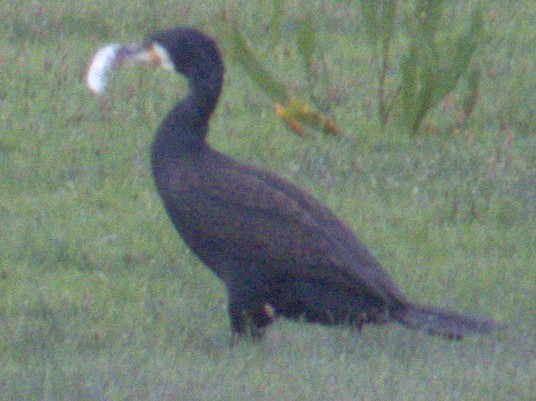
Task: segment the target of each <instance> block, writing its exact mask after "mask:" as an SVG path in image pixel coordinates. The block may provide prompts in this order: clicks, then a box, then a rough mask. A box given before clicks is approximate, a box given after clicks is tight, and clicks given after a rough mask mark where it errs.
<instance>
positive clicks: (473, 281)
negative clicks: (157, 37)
mask: <svg viewBox="0 0 536 401" xmlns="http://www.w3.org/2000/svg"><path fill="white" fill-rule="evenodd" d="M229 3H233V4H234V5H235V10H237V12H239V15H238V16H237V17H238V18H237V19H238V20H239V21H241V24H243V26H242V29H243V30H244V32H245V34H246V35H248V37H250V39H251V41H252V43H255V49H256V51H257V52H258V55H259V57H260V58H261V59H263V60H265V62H266V63H268V66H269V68H270V69H272V70H273V71H275V72H276V73H277V74H278V76H279V77H282V79H284V80H285V81H286V83H287V84H288V85H289V86H292V87H293V88H294V89H295V90H296V91H298V92H299V91H302V90H303V91H306V90H307V88H306V87H305V82H306V81H305V80H304V79H303V76H302V70H301V65H300V60H299V59H298V56H297V55H296V54H295V49H293V48H292V46H293V44H292V40H290V39H291V38H292V37H293V36H292V35H294V34H295V32H294V29H295V25H293V21H296V19H297V18H299V15H300V12H301V10H302V9H303V7H312V9H313V11H314V14H315V15H317V18H318V30H319V32H318V37H319V41H320V43H321V46H322V48H323V50H324V52H325V53H326V66H327V67H326V68H327V71H328V73H329V74H330V79H329V82H330V85H331V87H330V88H325V87H320V88H318V92H319V93H324V92H325V91H326V90H327V89H330V90H332V91H333V93H335V94H336V97H335V100H333V102H334V103H333V104H332V110H333V112H334V117H335V119H336V121H337V122H338V124H339V125H340V127H341V130H342V131H343V133H344V137H342V138H340V139H332V138H323V137H321V136H319V135H312V136H311V137H309V138H305V139H302V138H298V137H296V136H295V135H294V134H293V133H291V132H289V131H288V130H286V129H285V126H284V125H283V123H282V122H281V121H279V120H278V119H277V117H276V116H275V115H274V113H273V110H272V105H270V104H269V102H268V101H267V99H266V98H264V97H263V96H262V95H260V94H259V92H258V91H257V90H256V88H255V87H254V85H253V84H252V83H251V82H249V81H247V80H245V78H244V76H243V72H242V71H240V69H239V68H238V67H237V66H235V65H233V64H231V63H227V72H228V73H227V78H226V84H225V92H224V95H223V98H222V100H221V103H220V107H219V109H218V112H217V114H216V116H215V117H214V120H213V123H212V127H211V130H212V131H211V132H212V133H211V137H210V142H211V143H212V144H213V145H214V146H215V147H217V148H218V149H220V150H222V151H224V152H226V153H228V154H230V155H231V156H233V157H236V158H239V159H241V160H245V161H248V162H251V163H254V164H256V165H258V166H262V167H264V168H267V169H270V170H273V171H276V172H278V173H279V174H282V175H284V176H286V177H288V178H289V179H291V180H292V181H293V182H295V183H297V184H298V185H300V186H303V187H305V188H307V189H308V190H310V191H311V192H312V193H314V194H315V195H316V196H317V197H318V198H319V199H320V200H322V201H323V202H324V203H326V204H328V205H329V206H330V207H331V208H332V209H333V210H334V211H336V212H337V214H339V215H340V216H341V217H342V218H343V219H344V220H346V221H347V222H348V223H349V224H350V225H351V226H352V227H353V228H354V229H355V231H356V232H357V233H358V235H359V236H360V238H361V239H362V240H363V241H364V242H365V243H366V244H368V246H369V247H370V248H371V249H372V250H373V253H374V254H375V255H376V256H377V257H378V258H379V259H380V260H381V262H382V263H383V264H384V265H385V266H386V268H387V269H388V270H389V271H390V272H391V273H392V275H393V277H394V278H395V279H396V280H397V282H399V283H400V285H401V287H402V288H403V289H404V290H405V291H406V292H407V294H408V296H409V297H411V298H412V299H415V300H416V301H419V302H422V303H431V304H436V305H442V306H448V307H452V308H455V309H457V310H461V311H469V312H473V313H477V314H484V315H488V316H491V317H493V318H496V319H500V320H504V321H506V322H508V323H509V325H508V327H507V328H505V329H503V330H501V331H499V332H497V333H495V334H492V335H491V336H489V337H482V338H467V339H465V340H464V341H462V342H454V343H452V342H448V341H444V340H442V339H438V338H430V337H426V336H423V335H421V334H419V333H414V332H410V331H407V330H405V329H403V328H401V327H399V326H397V325H390V326H385V327H367V328H366V329H365V330H364V332H363V334H362V335H361V336H358V335H357V333H355V332H353V331H351V330H349V329H347V328H343V327H336V328H325V327H318V326H314V325H305V324H298V323H293V322H284V321H281V322H278V323H277V324H275V325H274V326H273V327H272V328H271V329H270V330H269V332H268V334H267V337H266V339H265V340H264V341H263V342H262V343H260V344H250V343H247V342H244V343H241V344H240V345H239V346H237V347H235V348H234V349H233V350H229V348H228V343H229V325H228V321H227V314H226V299H225V292H224V288H223V285H222V284H221V283H220V282H218V280H217V279H216V278H215V277H214V276H213V275H212V274H211V273H210V271H209V270H208V269H207V268H206V267H204V266H203V265H202V264H201V263H200V262H199V261H198V260H197V259H196V258H195V256H194V255H192V254H191V252H190V251H189V250H188V249H187V248H186V247H185V246H184V244H183V243H182V242H181V240H180V239H179V238H178V237H177V235H176V234H175V232H174V230H173V229H172V227H171V225H170V223H169V221H168V219H167V217H166V216H165V214H164V212H163V208H162V205H161V203H160V200H159V199H158V197H157V195H156V193H155V190H154V186H153V183H152V178H151V175H150V171H149V168H148V166H149V162H148V148H149V146H150V142H151V139H152V134H153V132H154V130H155V129H156V126H157V124H158V123H159V121H160V120H161V118H162V117H163V116H164V114H165V113H166V111H167V110H168V109H169V107H170V106H171V105H172V104H173V103H174V101H175V100H176V98H177V96H180V95H181V94H184V92H185V90H186V86H185V83H184V81H183V80H182V79H180V78H178V77H174V76H172V75H170V74H166V73H163V72H156V71H151V70H149V69H143V68H130V69H127V68H125V69H123V70H121V71H120V72H119V73H117V74H115V75H114V77H113V81H112V83H111V85H110V88H109V93H108V95H107V100H106V101H105V102H99V101H98V100H97V99H95V98H93V97H91V96H90V95H89V93H88V91H87V89H86V88H85V86H84V82H83V78H84V73H85V69H86V68H87V64H88V62H89V60H90V58H91V55H92V54H93V52H94V51H95V50H96V49H97V47H98V46H100V45H102V44H106V43H109V42H128V41H134V40H138V39H140V38H142V37H144V36H145V35H146V34H147V33H149V32H151V31H152V30H153V29H156V28H163V27H166V26H169V25H174V24H183V25H195V26H197V27H199V28H202V29H205V30H207V31H209V32H211V33H213V34H216V33H217V32H218V24H219V23H220V17H219V12H220V10H221V7H222V4H220V3H217V2H213V3H208V4H209V5H208V6H207V3H203V5H202V6H200V5H197V3H195V2H189V1H182V2H181V1H173V2H163V1H162V2H144V1H120V2H117V1H115V2H112V1H109V0H100V1H98V2H96V3H93V4H89V3H87V2H83V1H73V2H60V1H56V0H50V1H48V2H46V3H45V5H42V3H40V2H35V1H30V0H22V1H18V2H7V1H6V2H2V3H1V5H0V38H1V41H2V50H1V53H0V127H1V128H0V179H1V182H2V190H1V191H0V225H1V227H2V229H1V230H0V300H1V302H0V399H1V400H171V399H181V400H207V399H214V400H220V399H221V400H253V399H255V400H275V399H285V400H302V399H303V400H357V399H358V400H423V401H425V400H431V399H433V400H483V399H494V400H514V399H515V400H522V401H523V400H527V401H528V400H533V399H534V393H535V390H536V389H535V386H534V371H536V338H535V334H534V333H535V332H536V322H535V319H534V316H535V315H536V246H535V244H536V229H535V227H536V137H535V134H536V132H535V127H536V123H535V118H534V117H535V114H536V101H535V100H536V97H535V95H534V94H535V93H536V68H535V67H536V66H535V63H536V62H535V60H534V57H533V55H534V54H535V51H536V40H535V39H536V30H535V29H534V24H533V22H534V19H535V18H536V6H535V5H533V4H532V3H531V2H520V3H516V4H514V5H512V4H511V5H509V6H506V5H504V6H503V5H502V3H500V2H491V1H489V2H487V1H482V3H487V4H484V6H485V7H486V8H485V9H486V12H485V18H486V27H487V34H488V35H489V37H488V38H487V40H486V41H485V42H484V43H483V47H482V48H481V50H480V51H479V54H478V59H479V61H480V63H481V65H482V66H483V74H482V76H483V82H482V89H481V96H480V99H479V103H478V105H477V108H476V109H475V112H474V114H473V116H472V117H471V119H470V121H469V123H468V126H467V127H465V128H463V129H461V130H458V131H453V130H452V129H451V128H449V127H450V125H451V122H452V119H453V117H454V115H455V112H456V110H451V109H450V108H449V105H448V104H446V105H442V106H441V107H440V108H439V109H438V110H436V111H435V112H434V113H432V116H431V117H430V120H429V122H430V123H433V125H434V126H436V127H438V133H436V134H430V135H427V136H423V137H421V138H418V139H414V138H408V137H406V136H404V135H402V134H400V133H399V132H398V131H399V130H398V129H397V127H396V126H394V125H393V126H390V127H389V130H388V132H387V134H386V135H384V136H380V134H379V127H378V125H377V123H376V122H375V121H376V120H375V116H374V111H375V105H374V102H375V98H374V94H375V93H376V91H375V87H374V82H375V79H374V70H373V66H372V65H371V63H370V60H371V49H370V48H368V47H367V46H368V45H367V43H366V41H365V40H364V39H363V40H362V39H361V38H362V35H364V32H363V29H362V24H360V20H359V18H360V16H359V13H357V11H356V10H357V6H354V5H353V4H352V3H351V2H343V1H338V2H313V3H310V2H302V1H298V0H295V1H288V2H287V3H289V4H287V12H286V15H285V18H284V20H283V22H282V28H281V29H282V30H283V34H284V35H287V36H288V37H289V38H290V39H289V42H288V44H287V43H285V44H280V45H278V47H276V48H275V49H272V48H270V46H271V42H270V41H269V37H268V36H269V35H267V30H266V29H267V28H266V24H267V23H268V22H269V20H270V10H271V3H270V2H268V1H261V0H259V1H252V2H245V1H244V2H238V1H237V2H229ZM350 17H352V18H350ZM398 40H399V41H400V42H403V41H404V38H398ZM284 46H289V47H290V49H289V51H288V52H286V51H285V49H284ZM395 57H396V55H395ZM301 85H304V86H303V87H302V86H301ZM174 87H176V88H177V89H174Z"/></svg>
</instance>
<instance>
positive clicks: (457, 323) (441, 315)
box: [392, 303, 499, 340]
mask: <svg viewBox="0 0 536 401" xmlns="http://www.w3.org/2000/svg"><path fill="white" fill-rule="evenodd" d="M392 317H393V318H394V319H395V320H396V321H397V322H399V323H400V324H402V325H404V326H406V327H409V328H411V329H414V330H421V331H424V332H426V333H428V334H430V335H434V336H443V337H447V338H450V339H457V340H459V339H461V338H462V337H463V336H464V335H466V334H488V333H490V332H491V331H492V330H493V329H494V328H496V327H497V326H498V325H499V323H498V322H497V321H495V320H491V319H486V318H477V317H469V316H464V315H461V314H459V313H456V312H452V311H449V310H445V309H438V308H430V307H423V306H419V305H412V304H409V303H408V304H404V305H400V306H398V307H396V308H394V309H393V310H392Z"/></svg>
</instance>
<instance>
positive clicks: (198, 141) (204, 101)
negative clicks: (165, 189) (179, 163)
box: [153, 73, 222, 158]
mask: <svg viewBox="0 0 536 401" xmlns="http://www.w3.org/2000/svg"><path fill="white" fill-rule="evenodd" d="M221 86H222V74H221V73H217V74H215V73H211V74H208V75H207V74H204V75H200V76H198V77H196V78H194V79H190V82H189V89H190V91H189V92H190V93H189V95H188V96H187V97H186V98H185V99H183V100H182V101H180V102H179V103H178V104H177V105H176V106H175V107H174V108H173V109H172V110H171V111H170V112H169V113H168V115H167V116H166V118H165V119H164V121H163V122H162V125H161V126H160V128H159V130H158V132H157V135H156V138H155V140H154V142H153V157H160V158H162V157H171V158H177V157H180V156H181V155H183V154H185V153H190V152H192V151H194V150H199V149H203V148H205V147H206V144H205V137H206V135H207V132H208V124H209V120H210V116H211V115H212V113H213V111H214V109H215V108H216V104H217V103H218V98H219V95H220V92H221Z"/></svg>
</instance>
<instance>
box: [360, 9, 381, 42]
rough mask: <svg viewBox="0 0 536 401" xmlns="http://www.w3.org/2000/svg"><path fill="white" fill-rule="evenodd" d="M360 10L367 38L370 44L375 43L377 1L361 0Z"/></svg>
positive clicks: (377, 29) (376, 38)
mask: <svg viewBox="0 0 536 401" xmlns="http://www.w3.org/2000/svg"><path fill="white" fill-rule="evenodd" d="M360 3H361V12H362V13H363V23H364V26H365V31H366V33H367V39H368V40H369V42H370V43H371V44H372V45H375V44H376V42H377V41H378V31H379V26H378V19H377V17H376V16H377V12H378V6H379V1H378V0H361V2H360Z"/></svg>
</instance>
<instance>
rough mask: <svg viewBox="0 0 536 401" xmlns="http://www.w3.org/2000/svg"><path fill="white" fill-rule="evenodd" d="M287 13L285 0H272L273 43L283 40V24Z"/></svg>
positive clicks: (271, 26)
mask: <svg viewBox="0 0 536 401" xmlns="http://www.w3.org/2000/svg"><path fill="white" fill-rule="evenodd" d="M284 14H285V10H284V3H283V0H273V1H272V17H271V18H270V31H271V34H272V38H271V39H272V45H275V44H276V43H279V41H280V40H281V24H282V22H283V17H284Z"/></svg>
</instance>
